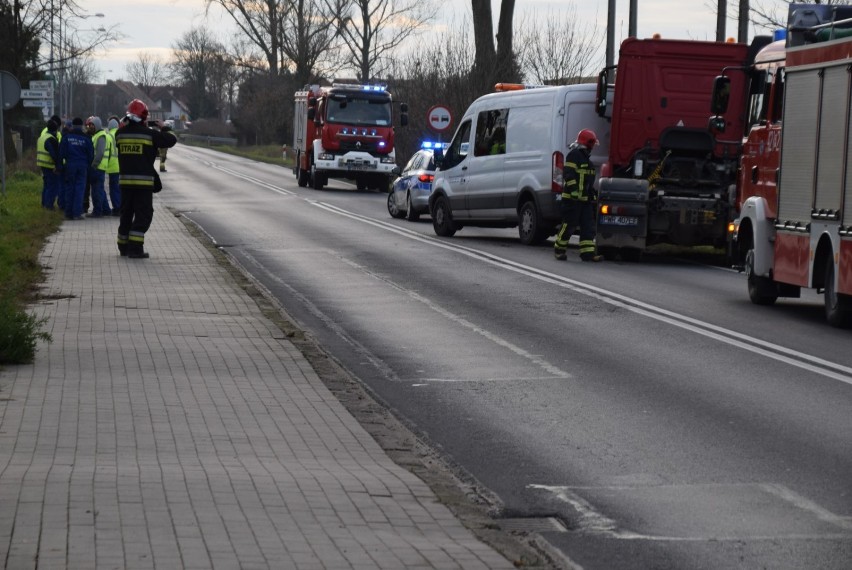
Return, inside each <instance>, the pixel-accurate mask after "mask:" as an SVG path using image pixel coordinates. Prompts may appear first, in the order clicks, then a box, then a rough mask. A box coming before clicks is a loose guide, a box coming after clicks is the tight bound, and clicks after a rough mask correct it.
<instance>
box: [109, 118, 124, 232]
mask: <svg viewBox="0 0 852 570" xmlns="http://www.w3.org/2000/svg"><path fill="white" fill-rule="evenodd" d="M116 131H118V117H116V116H115V115H113V116H112V117H110V118H109V122H108V123H107V135H108V136H109V140H108V141H107V142H108V143H109V145H110V153H109V163H108V164H107V170H106V172H107V178H108V179H109V202H110V204H112V215H113V216H119V215H121V188H120V187H119V175H118V173H119V168H118V146H117V145H116V143H115V133H116Z"/></svg>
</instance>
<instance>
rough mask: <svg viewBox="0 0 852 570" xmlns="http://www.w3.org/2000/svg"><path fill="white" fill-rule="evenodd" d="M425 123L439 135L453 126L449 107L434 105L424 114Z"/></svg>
mask: <svg viewBox="0 0 852 570" xmlns="http://www.w3.org/2000/svg"><path fill="white" fill-rule="evenodd" d="M426 122H427V123H429V126H430V127H431V128H432V130H433V131H438V132H439V133H441V132H444V131H446V130H447V129H449V128H450V125H452V124H453V114H452V113H451V112H450V109H449V107H444V106H443V105H435V106H434V107H432V108H431V109H429V111H428V112H427V113H426Z"/></svg>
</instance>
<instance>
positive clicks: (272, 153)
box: [181, 141, 293, 168]
mask: <svg viewBox="0 0 852 570" xmlns="http://www.w3.org/2000/svg"><path fill="white" fill-rule="evenodd" d="M181 144H187V145H190V146H199V147H204V148H209V149H211V150H216V151H219V152H224V153H227V154H233V155H234V156H242V157H243V158H250V159H252V160H257V161H258V162H266V163H268V164H275V165H277V166H283V167H285V168H293V159H292V158H291V157H287V159H286V160H285V159H283V158H282V155H283V150H282V148H281V145H275V144H267V145H256V146H240V147H235V146H228V145H216V146H207V145H204V144H198V143H189V142H186V141H181Z"/></svg>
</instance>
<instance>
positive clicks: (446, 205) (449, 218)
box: [432, 196, 456, 237]
mask: <svg viewBox="0 0 852 570" xmlns="http://www.w3.org/2000/svg"><path fill="white" fill-rule="evenodd" d="M432 228H433V229H434V230H435V234H437V235H439V236H441V237H453V236H454V235H455V234H456V227H455V225H454V224H453V213H452V211H451V210H450V202H449V201H448V200H447V199H446V198H445V197H444V196H441V197H440V198H438V199H437V200H435V204H434V205H433V206H432Z"/></svg>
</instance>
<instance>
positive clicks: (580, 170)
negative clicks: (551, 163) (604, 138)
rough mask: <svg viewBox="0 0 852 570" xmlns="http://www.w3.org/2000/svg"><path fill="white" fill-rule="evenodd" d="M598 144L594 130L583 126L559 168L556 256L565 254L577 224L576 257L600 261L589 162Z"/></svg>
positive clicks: (554, 250)
mask: <svg viewBox="0 0 852 570" xmlns="http://www.w3.org/2000/svg"><path fill="white" fill-rule="evenodd" d="M596 144H598V136H597V135H596V134H595V133H594V131H592V130H589V129H583V130H582V131H580V132H579V133H577V141H576V142H575V143H573V144H572V145H571V147H570V150H569V152H568V156H566V157H565V166H564V167H563V169H562V178H563V185H562V196H561V198H562V226H561V227H560V228H559V233H557V234H556V243H555V244H554V247H553V253H554V255H555V256H556V259H558V260H564V259H566V258H567V255H566V253H565V250H566V248H567V247H568V240H569V239H570V238H571V235H572V234H573V233H574V229H575V228H576V227H577V226H580V259H581V260H583V261H601V260H603V256H601V255H598V253H597V251H596V248H595V210H596V208H597V195H596V193H595V189H594V183H595V165H594V164H593V163H592V149H593V148H595V145H596Z"/></svg>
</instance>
